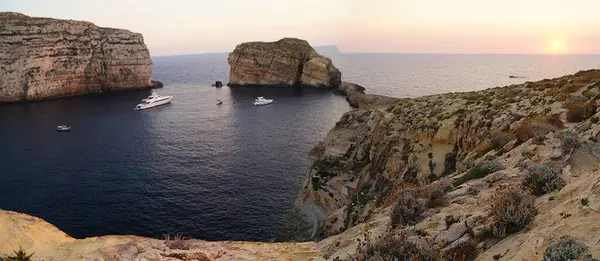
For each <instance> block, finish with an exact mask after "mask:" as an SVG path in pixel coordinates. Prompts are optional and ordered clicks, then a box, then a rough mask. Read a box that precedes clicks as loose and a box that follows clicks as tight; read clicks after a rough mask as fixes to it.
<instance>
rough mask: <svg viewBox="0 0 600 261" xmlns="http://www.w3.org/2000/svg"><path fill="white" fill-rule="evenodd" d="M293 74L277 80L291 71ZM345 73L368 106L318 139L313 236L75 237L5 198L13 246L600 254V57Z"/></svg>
mask: <svg viewBox="0 0 600 261" xmlns="http://www.w3.org/2000/svg"><path fill="white" fill-rule="evenodd" d="M231 57H232V56H230V59H231ZM240 59H242V58H240ZM243 59H249V58H247V57H246V58H243ZM274 63H279V62H276V61H274ZM261 64H263V63H262V62H261ZM245 66H246V65H245ZM247 66H251V65H250V63H248V64H247ZM255 66H259V67H260V65H255ZM269 68H270V67H269ZM330 68H331V67H330ZM232 70H233V69H232ZM261 70H264V68H262V67H261V68H254V69H252V68H250V67H247V68H246V69H244V70H243V71H244V72H245V73H250V74H252V72H253V71H261ZM328 71H329V69H328ZM238 73H239V72H238ZM270 75H271V76H269V77H276V76H274V75H278V74H270ZM281 75H282V78H281V79H275V80H273V82H283V81H284V80H285V79H288V78H287V76H286V75H287V73H282V74H281ZM243 77H245V76H242V78H243ZM249 77H250V76H249ZM250 78H252V77H250ZM292 82H294V81H292ZM339 82H340V83H339V85H338V86H337V87H336V88H337V90H338V91H340V92H342V93H344V94H345V95H346V97H347V100H348V101H349V102H350V103H351V104H352V105H353V106H354V107H356V108H354V109H353V110H351V111H349V112H347V113H345V114H344V115H343V116H342V118H341V119H340V120H339V122H338V123H337V124H336V125H335V127H334V128H333V129H332V130H330V132H329V133H328V134H327V136H326V137H325V138H324V139H323V141H322V142H320V143H319V144H318V145H317V146H315V148H314V149H313V150H312V151H311V152H310V155H309V156H310V157H311V159H312V160H313V164H312V166H311V167H310V169H309V170H308V172H307V176H306V178H305V180H304V184H303V186H302V188H301V190H300V192H299V193H298V198H297V201H296V207H297V208H298V210H299V211H301V212H303V213H305V214H306V215H307V216H308V217H309V219H310V220H311V221H313V226H312V227H313V231H312V232H313V233H312V234H313V235H314V241H311V242H303V243H294V242H289V243H261V242H206V241H201V240H196V239H191V240H179V239H172V238H168V239H150V238H142V237H135V236H103V237H93V238H86V239H74V238H71V237H69V236H68V235H66V234H65V233H63V232H62V231H60V230H58V229H57V228H56V227H54V226H52V225H50V224H48V223H46V222H45V221H43V220H41V219H38V218H34V217H31V216H28V215H25V214H19V213H15V212H10V211H0V242H1V243H2V244H0V255H4V256H6V255H10V254H12V251H13V250H17V249H18V248H19V247H22V248H23V249H25V250H27V251H29V252H35V255H34V260H105V261H108V260H174V261H177V260H359V261H363V260H365V261H366V260H424V261H429V260H431V261H437V260H446V261H470V260H482V261H483V260H485V261H489V260H587V261H592V260H597V259H594V258H600V223H599V222H598V219H599V218H600V143H599V142H600V141H599V140H600V124H599V121H600V120H599V117H600V113H599V110H598V105H600V71H599V70H589V71H581V72H578V73H576V74H573V75H567V76H563V77H559V78H556V79H545V80H542V81H537V82H525V83H523V84H516V85H511V86H506V87H496V88H491V89H487V90H483V91H477V92H465V93H446V94H438V95H431V96H425V97H419V98H414V99H398V98H391V97H384V96H376V95H368V94H365V88H364V87H362V86H359V85H354V84H351V83H342V82H341V79H339ZM340 86H342V87H340Z"/></svg>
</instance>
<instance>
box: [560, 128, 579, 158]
mask: <svg viewBox="0 0 600 261" xmlns="http://www.w3.org/2000/svg"><path fill="white" fill-rule="evenodd" d="M561 139H562V142H563V151H564V153H570V152H571V151H573V150H574V149H576V148H579V147H580V146H581V142H580V141H579V136H577V134H575V133H573V132H570V131H565V132H563V133H562V136H561Z"/></svg>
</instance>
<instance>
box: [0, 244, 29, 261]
mask: <svg viewBox="0 0 600 261" xmlns="http://www.w3.org/2000/svg"><path fill="white" fill-rule="evenodd" d="M14 253H15V255H14V256H8V257H6V258H4V259H1V260H2V261H29V260H31V257H32V256H33V254H34V253H31V254H29V253H27V252H26V251H25V250H23V248H21V247H19V250H17V251H14Z"/></svg>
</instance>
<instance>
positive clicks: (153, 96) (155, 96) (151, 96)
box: [142, 92, 159, 102]
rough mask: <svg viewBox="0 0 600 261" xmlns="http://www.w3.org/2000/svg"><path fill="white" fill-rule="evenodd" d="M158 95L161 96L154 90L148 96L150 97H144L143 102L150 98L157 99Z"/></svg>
mask: <svg viewBox="0 0 600 261" xmlns="http://www.w3.org/2000/svg"><path fill="white" fill-rule="evenodd" d="M158 96H159V95H158V94H156V93H155V92H152V94H150V96H148V98H146V99H143V100H142V102H146V101H149V100H152V99H156V98H157V97H158Z"/></svg>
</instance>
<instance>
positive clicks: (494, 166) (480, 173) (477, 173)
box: [454, 160, 502, 186]
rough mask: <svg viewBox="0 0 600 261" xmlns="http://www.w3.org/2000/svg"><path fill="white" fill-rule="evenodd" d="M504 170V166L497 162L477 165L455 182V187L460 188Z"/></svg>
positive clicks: (485, 162) (492, 161)
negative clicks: (470, 181)
mask: <svg viewBox="0 0 600 261" xmlns="http://www.w3.org/2000/svg"><path fill="white" fill-rule="evenodd" d="M501 169H502V165H501V164H500V162H499V161H497V160H491V161H484V162H483V163H482V164H480V165H475V166H474V167H472V168H471V169H469V171H467V173H466V174H465V175H463V176H462V177H460V178H458V179H456V180H455V181H454V186H459V185H461V184H463V183H465V182H467V181H469V180H474V179H480V178H483V177H485V176H487V175H488V174H491V173H494V172H496V171H498V170H501Z"/></svg>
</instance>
